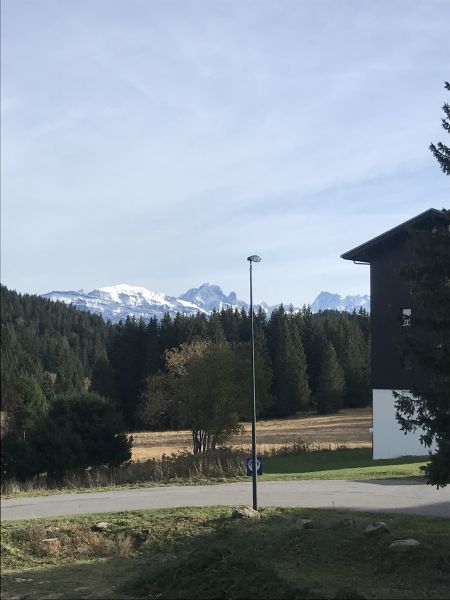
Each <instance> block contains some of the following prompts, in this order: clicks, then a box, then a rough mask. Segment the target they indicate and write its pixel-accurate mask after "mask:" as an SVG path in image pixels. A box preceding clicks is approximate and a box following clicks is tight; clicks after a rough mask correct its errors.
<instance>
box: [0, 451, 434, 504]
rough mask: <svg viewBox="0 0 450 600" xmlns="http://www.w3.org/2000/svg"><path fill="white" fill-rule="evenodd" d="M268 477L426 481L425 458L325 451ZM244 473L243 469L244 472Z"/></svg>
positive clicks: (200, 480)
mask: <svg viewBox="0 0 450 600" xmlns="http://www.w3.org/2000/svg"><path fill="white" fill-rule="evenodd" d="M263 463H264V475H263V476H262V477H261V479H262V480H265V481H268V480H279V479H349V480H354V481H359V480H367V479H389V478H407V477H423V472H422V471H421V467H422V466H425V464H426V460H425V459H424V457H414V456H406V457H401V458H395V459H386V460H372V451H371V450H370V449H369V448H356V449H339V450H321V451H317V452H306V453H303V454H299V455H285V456H270V457H269V456H268V457H263ZM242 471H243V468H242ZM246 479H247V478H246V476H242V475H236V476H232V475H228V476H224V477H205V476H192V477H189V478H187V477H175V478H171V479H162V480H158V481H145V480H138V481H136V482H135V483H124V484H117V485H103V486H90V487H79V486H71V487H61V488H50V489H45V488H38V489H31V490H27V491H16V492H13V493H9V494H3V495H2V497H3V498H17V497H26V496H49V495H53V494H65V493H66V494H67V493H72V494H73V493H77V492H101V491H112V490H119V489H132V488H148V487H157V486H163V485H208V484H215V483H223V482H235V481H243V480H246Z"/></svg>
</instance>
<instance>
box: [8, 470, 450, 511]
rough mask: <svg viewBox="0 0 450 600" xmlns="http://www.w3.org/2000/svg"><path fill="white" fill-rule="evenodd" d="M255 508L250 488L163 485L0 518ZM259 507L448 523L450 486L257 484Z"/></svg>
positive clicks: (36, 502)
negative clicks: (424, 518)
mask: <svg viewBox="0 0 450 600" xmlns="http://www.w3.org/2000/svg"><path fill="white" fill-rule="evenodd" d="M251 503H252V488H251V480H249V482H248V483H246V482H244V483H221V484H218V485H201V486H164V487H154V488H139V489H122V490H118V491H109V492H88V493H82V494H59V495H55V496H39V497H33V498H12V499H9V500H2V501H1V519H2V520H3V521H12V520H17V519H34V518H38V517H56V516H63V515H80V514H86V513H98V512H120V511H124V510H138V509H154V508H173V507H181V506H213V505H223V506H236V505H242V504H250V505H251ZM258 504H259V506H261V507H263V506H295V507H305V508H339V509H351V510H363V511H379V512H402V513H408V514H415V515H425V516H441V517H448V518H450V486H449V487H447V488H444V489H440V490H437V489H436V488H434V487H431V486H427V485H426V484H425V483H423V481H422V480H401V479H384V480H373V481H342V480H308V481H262V482H259V483H258Z"/></svg>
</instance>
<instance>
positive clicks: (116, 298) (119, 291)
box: [42, 283, 370, 323]
mask: <svg viewBox="0 0 450 600" xmlns="http://www.w3.org/2000/svg"><path fill="white" fill-rule="evenodd" d="M42 297H43V298H48V299H50V300H54V301H59V302H64V303H65V304H72V305H73V306H75V307H76V308H79V309H80V310H88V311H90V312H92V313H95V314H99V315H101V316H102V317H103V318H104V319H105V320H109V321H112V322H116V323H117V322H118V321H120V320H125V319H126V318H127V317H128V316H131V317H135V318H136V319H140V318H142V319H144V320H146V321H148V320H149V319H150V318H155V317H156V318H157V319H160V318H162V316H163V315H164V313H166V312H168V313H169V314H171V315H172V316H175V315H176V313H183V314H186V315H195V314H197V313H199V312H200V313H203V314H206V315H208V314H211V312H212V311H213V310H221V309H222V308H225V309H226V308H233V309H238V310H240V309H242V308H244V309H245V310H248V309H249V305H248V304H247V302H245V301H243V300H239V299H238V298H237V296H236V293H235V292H230V293H229V294H228V296H227V295H226V294H224V292H223V291H222V289H221V288H220V287H219V286H218V285H214V284H211V283H203V284H202V285H201V286H200V287H198V288H191V289H189V290H188V291H187V292H185V293H184V294H181V295H180V296H178V297H175V296H168V295H166V294H165V293H163V292H158V293H156V292H152V291H151V290H148V289H147V288H144V287H140V286H134V285H128V284H126V283H121V284H118V285H112V286H106V287H101V288H98V289H95V290H92V291H91V292H85V291H83V290H78V291H53V292H48V293H47V294H42ZM260 306H261V308H262V309H263V310H265V311H266V312H267V313H268V314H269V315H270V313H271V312H272V310H273V309H275V308H277V307H278V306H279V305H275V306H269V305H268V304H267V303H265V302H262V303H261V305H260ZM285 306H286V307H289V306H292V305H289V304H285ZM360 307H362V308H364V309H365V310H367V311H370V296H368V295H364V296H360V295H355V296H350V295H348V296H346V297H345V298H343V297H342V296H340V295H339V294H331V293H330V292H321V293H320V294H319V295H318V296H317V298H316V299H315V300H314V302H313V303H312V304H311V310H312V311H313V312H318V311H320V310H330V309H331V310H346V311H349V312H352V311H353V310H358V309H359V308H360ZM258 308H259V306H258V305H256V306H255V310H258ZM293 310H294V311H296V310H299V309H298V308H293Z"/></svg>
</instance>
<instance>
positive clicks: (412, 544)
mask: <svg viewBox="0 0 450 600" xmlns="http://www.w3.org/2000/svg"><path fill="white" fill-rule="evenodd" d="M421 545H422V544H421V543H420V542H418V541H417V540H413V539H412V538H409V539H406V540H394V541H393V542H392V544H390V546H389V549H390V550H392V552H409V551H410V550H417V548H420V546H421Z"/></svg>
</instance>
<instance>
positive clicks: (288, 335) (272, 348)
mask: <svg viewBox="0 0 450 600" xmlns="http://www.w3.org/2000/svg"><path fill="white" fill-rule="evenodd" d="M267 341H268V347H269V354H270V358H271V360H272V368H273V386H272V390H273V396H274V404H273V406H272V410H271V414H272V415H273V416H287V415H291V414H294V413H295V412H296V411H298V410H301V409H304V408H306V407H307V406H308V404H309V401H310V389H309V386H308V377H307V372H306V356H305V351H304V348H303V344H302V340H301V337H300V334H299V331H298V327H297V325H296V323H295V320H294V319H292V318H291V317H290V316H289V315H287V314H286V312H285V310H284V307H283V306H282V305H281V306H280V307H279V308H278V309H276V310H274V311H273V312H272V315H271V317H270V320H269V323H268V327H267Z"/></svg>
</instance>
